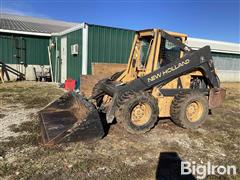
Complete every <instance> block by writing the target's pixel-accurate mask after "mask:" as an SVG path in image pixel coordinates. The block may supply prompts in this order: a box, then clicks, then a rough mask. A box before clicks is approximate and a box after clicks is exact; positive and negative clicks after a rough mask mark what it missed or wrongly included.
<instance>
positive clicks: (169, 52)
mask: <svg viewBox="0 0 240 180" xmlns="http://www.w3.org/2000/svg"><path fill="white" fill-rule="evenodd" d="M178 40H180V38H178ZM180 54H181V49H180V48H179V47H178V46H176V45H175V44H173V43H172V42H170V41H168V40H167V39H164V38H162V40H161V48H160V54H159V62H160V64H161V66H165V65H167V64H169V63H171V62H173V61H175V60H176V59H178V58H180Z"/></svg>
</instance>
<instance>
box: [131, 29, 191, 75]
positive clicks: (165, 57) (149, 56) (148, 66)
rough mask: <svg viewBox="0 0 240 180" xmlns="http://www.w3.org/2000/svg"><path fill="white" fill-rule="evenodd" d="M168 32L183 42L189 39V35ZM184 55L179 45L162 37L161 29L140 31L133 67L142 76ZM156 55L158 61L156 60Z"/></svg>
mask: <svg viewBox="0 0 240 180" xmlns="http://www.w3.org/2000/svg"><path fill="white" fill-rule="evenodd" d="M168 33H169V34H170V35H172V36H174V37H175V38H176V39H177V40H179V41H181V42H183V43H185V41H186V39H187V35H185V34H180V33H174V32H168ZM159 35H160V37H159ZM156 51H158V52H156ZM182 56H183V51H181V49H180V48H179V47H178V46H177V45H175V44H174V43H172V42H170V41H169V40H167V39H165V38H164V37H162V36H161V33H159V31H157V30H152V31H149V30H146V31H139V32H138V39H137V41H136V44H135V47H134V52H133V64H132V67H135V68H136V72H138V75H137V76H138V77H141V76H144V75H145V74H148V73H150V72H152V71H153V70H155V69H158V68H159V67H162V66H165V65H167V64H169V63H171V62H173V61H175V60H176V59H178V58H180V57H182ZM156 57H157V61H155V60H154V58H156ZM155 62H157V63H155Z"/></svg>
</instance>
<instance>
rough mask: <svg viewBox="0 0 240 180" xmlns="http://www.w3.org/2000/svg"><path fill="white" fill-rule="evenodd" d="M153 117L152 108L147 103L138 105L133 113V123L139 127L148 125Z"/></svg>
mask: <svg viewBox="0 0 240 180" xmlns="http://www.w3.org/2000/svg"><path fill="white" fill-rule="evenodd" d="M150 117H151V107H150V105H149V104H147V103H141V104H137V105H136V106H135V107H134V108H133V110H132V113H131V121H132V123H133V124H135V125H137V126H142V125H144V124H146V123H147V122H148V121H149V120H150Z"/></svg>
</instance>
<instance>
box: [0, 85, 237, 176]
mask: <svg viewBox="0 0 240 180" xmlns="http://www.w3.org/2000/svg"><path fill="white" fill-rule="evenodd" d="M223 85H224V86H225V87H226V88H227V97H226V100H225V101H224V104H223V105H222V107H220V108H218V109H215V110H213V112H212V115H211V116H209V118H208V119H207V121H206V123H205V124H204V125H203V126H202V127H201V128H199V129H197V130H186V129H182V128H179V127H177V126H176V125H174V124H173V123H171V122H167V123H164V124H158V125H157V126H156V127H155V128H154V129H152V130H151V132H149V133H147V134H144V135H130V134H128V133H126V131H124V130H122V129H121V127H120V126H119V125H118V124H117V125H113V126H111V128H110V130H109V134H108V135H107V136H106V137H105V138H104V139H102V140H100V141H98V142H96V143H94V144H93V143H91V144H88V143H83V142H77V143H68V144H61V145H58V146H55V147H49V148H46V147H42V146H41V145H40V144H39V141H38V138H39V124H38V117H37V116H36V115H33V114H29V116H31V118H30V119H31V121H27V122H24V123H22V124H20V125H12V126H10V127H9V128H10V130H11V131H13V132H16V133H19V136H17V137H10V138H9V139H8V141H6V142H5V141H4V142H0V155H1V154H2V157H4V158H3V159H2V160H0V177H3V178H8V179H21V178H22V179H116V178H120V177H121V179H155V176H156V169H157V166H158V161H159V157H160V154H161V152H175V153H177V154H178V156H179V157H180V158H181V159H182V160H188V161H195V162H197V163H201V162H203V163H207V162H208V161H210V162H212V163H213V164H216V165H219V164H220V165H236V166H237V167H240V156H239V153H240V141H239V137H240V130H239V129H240V115H239V112H240V111H239V110H240V107H239V102H240V88H239V84H223ZM7 86H9V91H7V90H6V89H5V88H3V89H4V90H2V87H0V97H3V98H4V99H3V104H4V105H10V106H14V105H15V104H16V103H20V104H21V105H22V106H24V107H25V108H33V109H34V108H36V111H37V110H38V109H40V108H42V107H43V106H45V105H46V104H47V103H49V102H50V101H52V100H53V99H55V98H57V97H59V96H60V95H61V94H62V91H61V90H59V89H58V88H56V87H55V86H52V85H49V84H44V83H43V84H40V85H38V84H35V83H34V84H27V85H26V86H24V85H23V84H18V83H17V84H16V85H11V84H7ZM11 88H13V89H11ZM1 114H3V113H1ZM3 115H4V114H3ZM0 118H1V117H0ZM0 120H1V119H0ZM238 169H239V168H238ZM239 173H240V172H239ZM239 177H240V176H239V175H238V176H230V177H218V176H209V177H208V179H219V178H222V179H239ZM0 179H1V178H0Z"/></svg>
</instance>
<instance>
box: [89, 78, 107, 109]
mask: <svg viewBox="0 0 240 180" xmlns="http://www.w3.org/2000/svg"><path fill="white" fill-rule="evenodd" d="M107 80H108V79H106V78H105V79H102V80H100V81H98V82H97V83H96V84H95V85H94V87H93V89H92V96H94V95H96V94H100V93H102V92H103V91H102V90H101V84H102V83H104V82H106V81H107ZM95 100H96V103H97V107H99V106H100V105H101V104H102V101H103V96H100V97H98V98H96V99H95Z"/></svg>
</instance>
